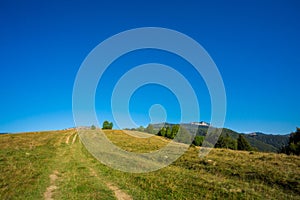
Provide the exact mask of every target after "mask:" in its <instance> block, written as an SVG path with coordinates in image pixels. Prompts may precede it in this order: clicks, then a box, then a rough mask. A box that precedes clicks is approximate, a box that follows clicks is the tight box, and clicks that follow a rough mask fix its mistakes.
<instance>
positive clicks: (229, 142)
mask: <svg viewBox="0 0 300 200" xmlns="http://www.w3.org/2000/svg"><path fill="white" fill-rule="evenodd" d="M215 147H216V148H226V149H232V150H235V149H236V148H237V142H236V140H234V139H232V138H231V137H230V136H229V134H228V133H226V137H224V136H222V135H221V136H220V137H219V139H218V141H217V143H216V145H215Z"/></svg>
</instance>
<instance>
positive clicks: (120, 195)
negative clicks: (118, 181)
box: [106, 182, 132, 200]
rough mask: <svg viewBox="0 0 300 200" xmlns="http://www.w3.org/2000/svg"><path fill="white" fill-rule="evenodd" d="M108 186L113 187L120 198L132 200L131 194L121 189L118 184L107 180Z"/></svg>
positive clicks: (119, 199) (121, 199) (120, 199)
mask: <svg viewBox="0 0 300 200" xmlns="http://www.w3.org/2000/svg"><path fill="white" fill-rule="evenodd" d="M106 185H107V187H108V188H109V189H111V190H112V191H113V192H114V193H115V196H116V198H117V199H118V200H132V198H131V196H129V195H128V194H126V193H125V192H123V191H122V190H121V189H119V188H118V187H117V186H115V185H113V184H112V183H109V182H107V183H106Z"/></svg>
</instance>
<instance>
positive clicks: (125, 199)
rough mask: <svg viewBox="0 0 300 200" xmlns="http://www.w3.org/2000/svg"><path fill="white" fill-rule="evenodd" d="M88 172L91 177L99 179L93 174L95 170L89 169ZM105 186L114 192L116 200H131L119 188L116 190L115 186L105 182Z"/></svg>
mask: <svg viewBox="0 0 300 200" xmlns="http://www.w3.org/2000/svg"><path fill="white" fill-rule="evenodd" d="M89 169H90V172H91V174H92V175H93V176H95V177H97V178H98V179H100V177H99V176H98V175H97V173H96V172H95V170H94V169H93V168H89ZM105 184H106V186H107V187H108V188H109V189H110V190H111V191H113V192H114V194H115V197H116V198H117V199H118V200H132V197H131V196H129V195H128V194H126V193H125V192H124V191H122V190H121V189H120V188H118V187H117V186H116V185H114V184H112V183H110V182H106V183H105Z"/></svg>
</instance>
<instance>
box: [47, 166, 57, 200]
mask: <svg viewBox="0 0 300 200" xmlns="http://www.w3.org/2000/svg"><path fill="white" fill-rule="evenodd" d="M58 174H59V173H58V171H56V170H55V171H53V173H52V174H51V175H50V176H49V178H50V186H49V187H47V189H46V192H45V193H44V199H45V200H52V195H53V192H54V191H55V190H56V189H57V186H56V185H55V181H56V179H57V178H58Z"/></svg>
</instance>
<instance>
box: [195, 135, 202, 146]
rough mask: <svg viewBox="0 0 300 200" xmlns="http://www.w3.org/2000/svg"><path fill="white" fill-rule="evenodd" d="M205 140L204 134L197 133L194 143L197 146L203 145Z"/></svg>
mask: <svg viewBox="0 0 300 200" xmlns="http://www.w3.org/2000/svg"><path fill="white" fill-rule="evenodd" d="M203 141H204V137H203V136H199V135H197V136H196V137H195V138H194V141H193V144H194V145H195V146H202V143H203Z"/></svg>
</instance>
